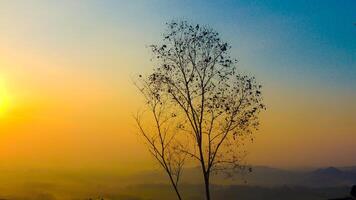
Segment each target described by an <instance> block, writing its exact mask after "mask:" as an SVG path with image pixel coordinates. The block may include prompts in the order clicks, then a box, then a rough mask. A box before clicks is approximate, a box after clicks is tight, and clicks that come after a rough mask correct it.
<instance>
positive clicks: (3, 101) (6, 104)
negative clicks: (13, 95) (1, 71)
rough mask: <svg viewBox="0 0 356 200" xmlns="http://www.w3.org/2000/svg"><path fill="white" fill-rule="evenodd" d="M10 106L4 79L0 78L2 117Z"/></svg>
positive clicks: (0, 113) (0, 111)
mask: <svg viewBox="0 0 356 200" xmlns="http://www.w3.org/2000/svg"><path fill="white" fill-rule="evenodd" d="M8 107H9V96H8V95H7V92H6V89H5V86H4V84H3V81H1V80H0V118H1V117H3V116H4V115H5V113H6V111H7V108H8Z"/></svg>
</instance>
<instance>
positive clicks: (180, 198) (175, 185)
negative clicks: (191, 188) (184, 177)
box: [168, 173, 182, 200]
mask: <svg viewBox="0 0 356 200" xmlns="http://www.w3.org/2000/svg"><path fill="white" fill-rule="evenodd" d="M168 176H169V179H170V181H171V184H172V186H173V188H174V191H175V192H176V195H177V198H178V199H179V200H182V197H181V196H180V193H179V190H178V185H177V184H176V183H175V182H174V180H173V177H172V175H171V174H170V173H168Z"/></svg>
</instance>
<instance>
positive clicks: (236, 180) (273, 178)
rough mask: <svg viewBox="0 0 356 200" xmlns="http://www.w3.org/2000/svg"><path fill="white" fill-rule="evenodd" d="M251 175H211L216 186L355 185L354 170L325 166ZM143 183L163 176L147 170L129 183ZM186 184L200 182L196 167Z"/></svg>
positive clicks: (265, 170)
mask: <svg viewBox="0 0 356 200" xmlns="http://www.w3.org/2000/svg"><path fill="white" fill-rule="evenodd" d="M252 169H253V170H252V172H251V173H249V172H242V173H235V174H233V176H232V177H228V176H226V175H225V174H218V175H214V176H213V178H212V182H213V183H214V184H219V185H231V184H234V185H236V184H237V185H254V186H285V185H289V186H308V187H336V186H351V185H354V184H356V167H340V168H336V167H327V168H320V169H313V170H308V171H305V170H284V169H278V168H272V167H266V166H255V167H253V168H252ZM135 179H137V180H141V181H142V180H145V182H146V183H164V182H165V181H166V177H165V174H164V173H162V172H161V171H154V172H153V171H147V172H145V173H141V174H137V175H136V177H135V178H133V179H132V180H135ZM182 180H184V182H185V183H191V184H199V183H201V181H202V180H201V175H200V170H199V168H188V169H186V170H185V171H184V172H183V179H182Z"/></svg>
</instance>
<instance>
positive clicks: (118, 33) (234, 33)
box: [0, 0, 356, 171]
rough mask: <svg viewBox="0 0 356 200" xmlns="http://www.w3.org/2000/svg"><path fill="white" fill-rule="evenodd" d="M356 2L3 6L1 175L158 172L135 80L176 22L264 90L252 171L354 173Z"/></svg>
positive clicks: (39, 1)
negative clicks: (138, 117) (197, 28)
mask: <svg viewBox="0 0 356 200" xmlns="http://www.w3.org/2000/svg"><path fill="white" fill-rule="evenodd" d="M355 9H356V2H355V1H353V0H344V1H337V0H334V1H331V0H325V1H316V0H311V1H306V0H305V1H304V0H301V1H277V0H271V1H268V2H265V1H226V0H222V1H199V0H197V1H188V0H183V1H178V0H172V1H163V0H152V1H144V0H136V1H129V0H126V1H124V0H118V1H109V0H103V1H91V0H87V1H84V0H83V1H69V0H67V1H66V0H64V1H54V0H48V1H45V0H36V1H30V0H29V1H21V0H14V1H0V163H1V164H0V167H19V168H69V169H71V168H80V169H83V168H95V169H104V168H105V169H111V168H115V169H122V170H124V171H130V170H131V171H132V170H140V169H142V168H145V169H150V168H152V167H153V166H154V164H153V162H152V158H151V157H150V156H149V154H148V153H147V151H146V149H145V146H144V145H143V144H142V141H141V140H140V139H139V137H138V136H137V134H136V128H135V123H134V120H133V115H134V114H135V113H136V112H137V110H138V109H140V108H141V107H142V99H141V98H140V96H139V94H138V92H137V90H136V88H135V87H134V85H133V82H132V79H133V77H135V75H137V74H139V73H144V72H149V71H150V70H151V69H152V62H151V61H150V58H151V54H150V51H149V49H148V48H147V46H148V45H150V44H155V43H159V42H160V40H161V38H162V33H163V32H164V30H165V26H164V24H165V23H166V22H169V21H171V20H188V21H190V22H192V23H199V24H206V25H209V26H210V27H212V28H214V29H215V30H216V31H218V32H219V33H220V35H221V37H222V39H223V40H225V41H228V42H229V43H230V44H231V45H232V51H231V55H232V56H233V57H236V58H238V59H239V61H240V62H239V66H238V67H239V69H240V70H241V71H244V72H247V73H250V74H253V75H255V76H256V78H257V80H258V81H259V82H260V83H262V85H263V92H264V97H265V103H266V105H267V110H266V111H265V112H264V113H262V114H261V123H262V125H261V127H260V130H259V131H258V132H256V133H255V135H256V138H255V141H254V143H252V144H250V145H249V146H248V152H249V155H248V158H247V159H248V162H249V163H251V164H253V165H268V166H274V167H284V168H289V167H306V166H331V165H332V166H349V165H356V157H355V156H354V155H355V154H356V148H355V143H356V104H355V102H356V26H355V25H354V23H355V22H356V12H355Z"/></svg>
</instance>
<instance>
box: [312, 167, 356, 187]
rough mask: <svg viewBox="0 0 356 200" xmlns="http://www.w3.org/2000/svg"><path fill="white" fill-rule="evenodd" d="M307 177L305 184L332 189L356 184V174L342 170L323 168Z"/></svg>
mask: <svg viewBox="0 0 356 200" xmlns="http://www.w3.org/2000/svg"><path fill="white" fill-rule="evenodd" d="M306 175H307V176H306V179H305V182H306V183H307V184H308V185H311V186H319V187H320V186H322V187H329V186H330V187H332V186H345V185H353V184H356V173H355V172H353V171H352V170H345V169H342V168H335V167H328V168H322V169H317V170H315V171H313V172H310V173H308V174H306Z"/></svg>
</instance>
